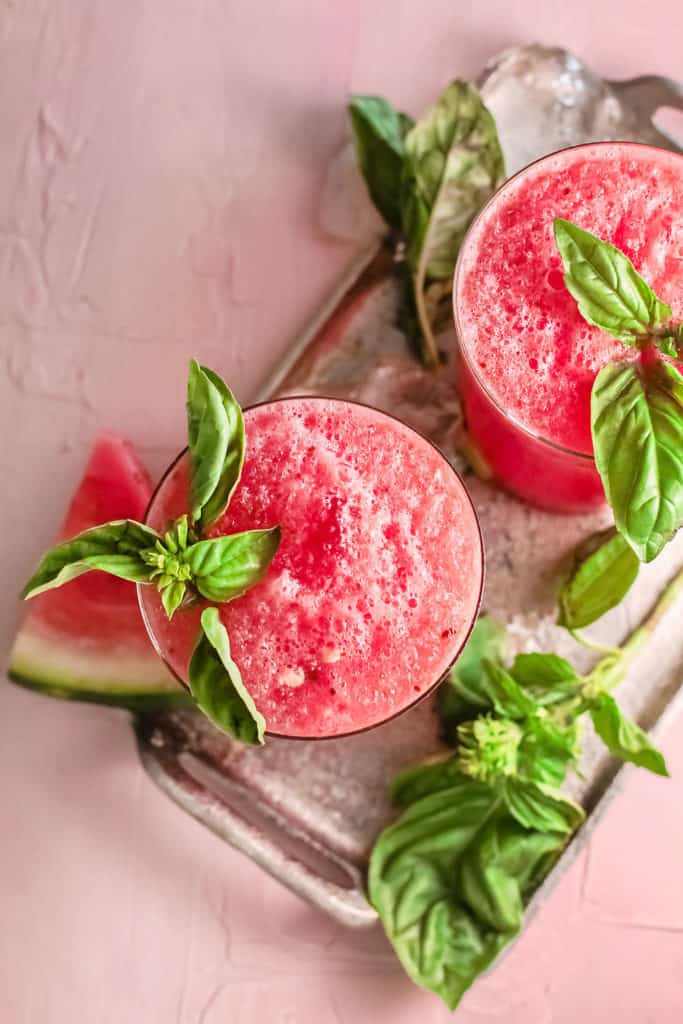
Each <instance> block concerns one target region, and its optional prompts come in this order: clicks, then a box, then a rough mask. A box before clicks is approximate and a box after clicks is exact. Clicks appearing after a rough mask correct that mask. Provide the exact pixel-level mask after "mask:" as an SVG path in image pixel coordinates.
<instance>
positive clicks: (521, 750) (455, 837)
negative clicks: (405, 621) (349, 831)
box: [368, 617, 666, 1010]
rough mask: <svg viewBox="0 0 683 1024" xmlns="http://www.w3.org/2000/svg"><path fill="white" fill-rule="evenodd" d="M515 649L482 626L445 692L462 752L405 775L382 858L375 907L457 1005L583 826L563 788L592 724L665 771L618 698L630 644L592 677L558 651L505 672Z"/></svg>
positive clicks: (377, 853) (499, 630)
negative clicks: (585, 719)
mask: <svg viewBox="0 0 683 1024" xmlns="http://www.w3.org/2000/svg"><path fill="white" fill-rule="evenodd" d="M505 647H506V643H505V631H504V629H503V627H502V626H500V625H499V624H497V623H495V622H494V621H493V620H491V619H489V618H487V617H483V618H481V619H480V620H479V622H478V623H477V625H476V626H475V628H474V630H473V632H472V636H471V638H470V641H469V643H468V644H467V646H466V647H465V650H464V651H463V653H462V655H461V658H460V659H459V660H458V662H457V663H456V666H455V668H454V670H452V671H451V674H450V676H449V678H448V680H447V681H446V682H445V683H444V685H443V688H442V690H443V692H442V694H441V695H440V700H439V705H438V707H439V711H440V713H441V714H442V715H444V716H445V720H444V721H442V725H443V727H444V735H445V736H446V737H447V739H448V740H449V742H450V743H451V744H452V746H453V747H454V751H453V753H452V754H450V755H448V756H443V757H440V758H438V759H432V760H431V761H428V762H426V763H424V764H421V765H417V766H413V767H411V768H408V769H406V770H404V771H402V772H401V773H400V774H399V775H398V776H397V778H396V779H395V780H394V782H393V785H392V797H393V799H394V801H395V802H396V803H397V804H398V805H399V806H400V807H401V808H402V809H403V813H402V814H401V816H400V817H399V818H398V819H397V820H396V821H395V822H394V823H393V824H391V825H389V827H388V828H386V829H385V830H384V831H383V832H382V833H381V834H380V836H379V837H378V839H377V841H376V843H375V845H374V847H373V850H372V854H371V858H370V870H369V876H368V888H369V895H370V899H371V902H372V904H373V906H374V907H375V909H376V910H377V912H378V914H379V916H380V918H381V920H382V923H383V925H384V928H385V931H386V933H387V936H388V937H389V940H390V941H391V943H392V945H393V947H394V949H395V951H396V953H397V955H398V957H399V958H400V960H401V962H402V964H403V966H404V967H405V969H406V971H407V973H408V974H409V975H410V977H411V978H412V979H413V981H414V982H416V984H418V985H420V986H422V987H423V988H426V989H429V990H430V991H432V992H434V993H436V994H437V995H439V996H440V997H441V998H442V999H443V1000H444V1002H445V1003H446V1005H447V1006H448V1007H449V1008H450V1009H452V1010H453V1009H455V1007H456V1006H457V1005H458V1003H459V1001H460V999H461V998H462V996H463V994H464V993H465V991H466V990H467V989H468V988H469V986H470V985H471V984H472V982H473V981H474V980H475V979H476V978H477V977H478V976H479V975H480V974H481V973H482V972H483V971H484V970H485V969H486V968H487V967H488V966H489V965H490V964H491V963H492V962H493V960H495V958H496V956H497V955H498V954H499V953H500V951H501V950H502V949H503V948H504V947H505V946H506V945H507V944H508V943H509V942H511V941H512V939H513V938H514V937H515V936H516V934H517V933H518V931H519V929H520V928H521V925H522V922H523V914H524V907H525V904H526V903H527V902H528V900H529V898H530V897H531V895H532V894H533V892H534V890H535V889H536V888H537V887H538V885H539V884H540V882H541V881H542V880H543V879H544V878H545V876H546V875H547V874H548V872H549V871H550V869H551V868H552V866H553V865H554V863H555V861H556V860H557V858H558V857H559V855H560V853H561V852H562V850H563V849H564V847H565V845H566V844H567V842H568V840H569V838H570V837H571V836H572V835H573V833H574V832H575V831H576V830H577V829H578V828H579V827H580V826H581V824H582V823H583V821H584V818H585V814H584V811H583V809H582V808H581V807H580V806H579V805H578V804H576V803H575V802H574V801H573V800H571V799H570V798H569V797H568V796H567V795H566V794H565V793H563V792H562V791H561V789H560V788H559V787H560V786H561V785H562V783H563V782H564V780H565V777H566V775H567V773H568V771H569V770H570V769H572V768H574V767H576V765H577V764H578V760H579V756H580V735H581V733H580V728H579V725H580V719H581V717H582V716H584V715H586V714H588V715H590V717H591V718H592V720H593V723H594V726H595V729H596V731H597V733H598V735H599V736H600V737H601V738H602V739H603V740H604V742H605V744H606V746H607V747H608V749H609V750H610V752H611V753H613V754H614V755H615V756H617V757H620V758H621V759H622V760H625V761H630V762H632V763H633V764H636V765H640V766H641V767H644V768H648V769H649V770H650V771H653V772H656V773H657V774H666V764H665V762H664V758H663V757H662V755H661V753H660V752H659V751H658V750H657V749H656V748H655V747H654V746H653V745H652V744H651V742H650V740H649V739H648V737H647V735H646V734H645V733H644V732H643V731H642V729H640V728H639V727H638V726H637V725H636V724H635V723H634V722H630V721H629V720H628V719H627V718H625V717H624V716H623V714H622V713H621V711H620V710H619V707H618V705H617V703H616V701H615V700H614V698H613V697H612V696H611V695H610V694H609V693H607V688H608V687H609V686H611V685H614V683H615V682H618V681H619V679H620V678H621V676H622V674H623V671H624V669H625V667H626V664H627V663H628V658H629V654H628V651H627V648H626V647H624V649H623V651H622V652H621V653H620V652H618V651H617V652H615V653H613V654H612V655H610V656H609V658H605V659H603V661H602V662H600V663H599V664H598V665H597V666H596V668H595V669H594V670H593V671H592V672H591V673H590V674H589V675H588V676H581V675H580V674H579V673H577V672H576V670H575V669H574V667H573V666H572V665H571V663H570V662H568V661H566V660H565V659H564V658H561V657H559V656H558V655H555V654H542V653H537V654H522V655H518V656H517V657H516V658H515V660H514V661H513V663H512V664H511V665H509V666H507V665H506V664H505V661H504V652H505Z"/></svg>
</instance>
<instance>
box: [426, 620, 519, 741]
mask: <svg viewBox="0 0 683 1024" xmlns="http://www.w3.org/2000/svg"><path fill="white" fill-rule="evenodd" d="M506 647H507V632H506V629H505V626H503V625H501V624H500V623H499V622H496V620H495V619H492V618H491V617H490V616H488V615H482V616H481V617H480V618H479V619H478V620H477V622H476V624H475V626H474V629H473V630H472V633H471V635H470V638H469V640H468V641H467V643H466V644H465V647H464V648H463V650H462V652H461V654H460V657H459V658H458V660H457V661H456V663H455V665H454V666H453V668H452V669H451V670H450V672H449V673H448V677H447V679H446V680H445V681H444V683H443V685H442V686H441V687H440V688H439V692H438V697H437V714H438V716H439V719H440V721H441V725H442V729H443V735H444V738H445V739H446V740H447V741H448V742H450V743H452V742H453V738H454V734H453V729H454V728H455V726H456V725H458V723H459V722H464V721H465V720H466V719H467V718H472V717H474V715H477V714H479V713H480V712H481V711H489V710H490V709H491V707H492V706H493V705H492V704H491V699H490V698H489V696H488V694H487V693H486V675H485V672H484V665H483V662H484V658H488V659H489V661H495V662H498V663H501V664H502V662H503V659H504V657H505V651H506Z"/></svg>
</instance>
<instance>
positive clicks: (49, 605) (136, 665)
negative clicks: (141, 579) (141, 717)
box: [8, 434, 190, 710]
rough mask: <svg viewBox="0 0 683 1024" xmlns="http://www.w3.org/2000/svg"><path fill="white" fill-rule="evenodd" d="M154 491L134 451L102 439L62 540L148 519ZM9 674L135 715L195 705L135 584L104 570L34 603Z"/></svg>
mask: <svg viewBox="0 0 683 1024" xmlns="http://www.w3.org/2000/svg"><path fill="white" fill-rule="evenodd" d="M151 493H152V484H151V481H150V478H149V476H148V474H147V471H146V470H145V468H144V467H143V465H142V463H141V462H140V460H139V459H138V457H137V455H136V453H135V452H134V450H133V448H132V447H131V445H129V444H128V443H127V442H126V441H124V440H123V439H122V438H119V437H115V436H113V435H110V434H105V435H103V436H101V437H100V438H99V439H98V440H97V442H96V444H95V447H94V448H93V451H92V454H91V456H90V461H89V463H88V466H87V468H86V471H85V475H84V477H83V479H82V480H81V483H80V486H79V487H78V490H77V491H76V494H75V495H74V497H73V500H72V502H71V505H70V507H69V511H68V512H67V516H66V519H65V521H64V524H63V526H62V530H61V533H60V540H66V539H67V538H69V537H73V536H74V534H76V533H80V531H81V530H85V529H87V528H88V527H90V526H97V525H99V524H100V523H103V522H107V521H108V520H110V519H126V518H130V519H137V520H144V517H145V510H146V508H147V504H148V502H149V499H150V496H151ZM29 568H30V566H27V569H29ZM8 674H9V677H10V679H12V680H14V682H15V683H20V684H21V685H22V686H28V687H31V688H32V689H35V690H40V691H42V692H44V693H48V694H50V695H51V696H53V697H65V698H69V699H72V700H82V701H93V702H96V703H100V704H114V705H116V706H119V707H127V708H131V709H133V710H141V709H146V708H159V707H169V706H178V705H185V704H189V703H190V697H189V694H187V692H186V691H185V690H183V688H182V687H181V686H180V685H179V684H178V683H177V681H176V680H175V678H174V677H173V676H172V675H171V673H170V672H169V671H168V669H167V668H166V666H165V665H164V663H163V662H162V661H161V659H160V658H159V656H158V655H157V653H156V651H155V650H154V648H153V647H152V645H151V643H150V641H149V638H148V636H147V632H146V630H145V627H144V624H143V621H142V617H141V615H140V610H139V608H138V601H137V594H136V592H135V584H133V583H129V582H127V581H125V580H120V579H116V578H115V577H113V576H109V575H107V574H106V573H103V572H90V573H86V574H85V575H83V576H80V577H79V578H78V579H75V580H72V581H71V582H70V583H67V584H66V585H65V586H63V587H61V588H60V589H59V590H53V591H49V592H48V593H45V594H41V595H40V596H39V597H36V598H34V599H33V600H32V601H30V602H29V603H28V605H27V613H26V616H25V618H24V621H23V623H22V625H21V628H20V629H19V632H18V634H17V637H16V639H15V641H14V647H13V648H12V652H11V655H10V663H9V670H8Z"/></svg>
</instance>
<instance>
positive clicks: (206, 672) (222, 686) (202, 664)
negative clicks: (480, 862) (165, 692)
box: [188, 608, 266, 744]
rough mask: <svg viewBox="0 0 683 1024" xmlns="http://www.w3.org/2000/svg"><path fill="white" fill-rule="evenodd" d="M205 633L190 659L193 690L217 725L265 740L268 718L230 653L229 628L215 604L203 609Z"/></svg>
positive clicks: (236, 734)
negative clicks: (263, 713) (258, 705)
mask: <svg viewBox="0 0 683 1024" xmlns="http://www.w3.org/2000/svg"><path fill="white" fill-rule="evenodd" d="M201 622H202V631H203V632H202V634H201V635H200V637H199V641H198V643H197V646H196V647H195V649H194V652H193V654H192V657H191V659H190V666H189V673H188V675H189V682H190V692H191V693H192V696H193V697H194V700H195V702H196V704H197V706H198V707H199V709H200V710H201V711H203V712H204V714H205V715H206V716H207V718H209V719H210V721H212V722H213V724H214V725H216V726H218V728H219V729H222V730H223V732H226V733H228V735H229V736H234V737H235V738H236V739H238V740H241V741H242V743H251V744H263V742H264V739H263V737H264V734H265V730H266V722H265V719H264V717H263V715H262V714H261V713H260V711H258V710H257V708H256V705H255V704H254V701H253V698H252V697H251V694H250V693H249V691H248V690H247V688H246V686H245V685H244V683H243V681H242V676H241V673H240V670H239V668H238V667H237V665H236V664H235V662H234V661H233V660H232V657H231V656H230V639H229V637H228V631H227V630H226V628H225V626H224V625H223V623H222V622H221V620H220V616H219V614H218V610H217V609H216V608H205V609H204V611H203V612H202V618H201Z"/></svg>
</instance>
